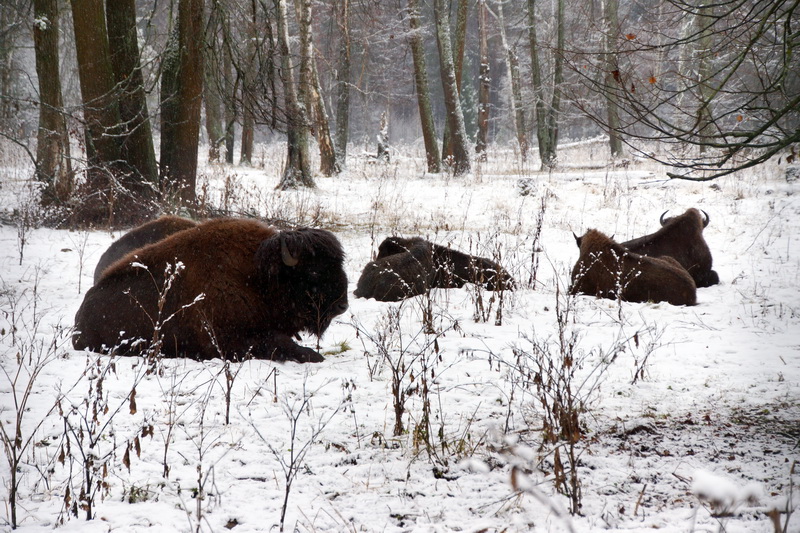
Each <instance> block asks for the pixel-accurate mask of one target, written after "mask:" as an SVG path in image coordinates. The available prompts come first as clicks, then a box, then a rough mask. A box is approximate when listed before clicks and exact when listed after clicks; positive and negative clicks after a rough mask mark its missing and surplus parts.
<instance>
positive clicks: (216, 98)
mask: <svg viewBox="0 0 800 533" xmlns="http://www.w3.org/2000/svg"><path fill="white" fill-rule="evenodd" d="M219 27H220V15H219V12H218V11H217V10H216V9H214V10H213V11H212V12H211V14H210V16H209V21H208V29H209V41H208V42H207V43H206V47H205V54H204V60H205V67H206V68H205V69H204V84H203V103H204V104H205V110H206V136H207V137H208V161H209V162H210V163H217V162H219V160H220V146H221V145H222V143H223V142H224V140H225V130H224V129H223V127H222V111H221V110H222V98H221V97H220V89H221V87H222V80H221V79H220V75H221V73H220V61H219V53H220V50H221V49H222V47H221V46H220V43H219V39H218V36H217V31H218V30H219Z"/></svg>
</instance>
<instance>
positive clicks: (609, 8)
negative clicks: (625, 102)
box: [603, 0, 622, 159]
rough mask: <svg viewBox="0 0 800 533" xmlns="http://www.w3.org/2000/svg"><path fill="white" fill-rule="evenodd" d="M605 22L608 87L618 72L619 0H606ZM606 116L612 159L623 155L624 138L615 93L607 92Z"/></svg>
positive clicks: (604, 8)
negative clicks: (620, 128)
mask: <svg viewBox="0 0 800 533" xmlns="http://www.w3.org/2000/svg"><path fill="white" fill-rule="evenodd" d="M603 10H604V16H603V18H604V20H605V27H606V31H605V39H604V44H605V58H606V69H605V72H606V87H608V86H611V85H612V84H613V83H614V75H613V73H614V72H618V70H617V53H618V47H617V38H618V37H619V35H620V31H619V0H605V2H604V4H603ZM605 97H606V114H607V117H608V145H609V149H610V150H611V157H612V159H616V158H618V157H620V156H621V155H622V136H621V134H620V130H619V125H620V124H619V104H618V103H617V95H616V93H615V92H614V91H605Z"/></svg>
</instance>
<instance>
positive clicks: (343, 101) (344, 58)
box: [334, 0, 351, 169]
mask: <svg viewBox="0 0 800 533" xmlns="http://www.w3.org/2000/svg"><path fill="white" fill-rule="evenodd" d="M336 7H337V12H336V23H337V25H338V27H339V35H340V37H339V39H340V42H339V57H338V61H337V64H336V85H335V93H334V101H335V102H336V140H335V142H334V147H335V148H336V160H337V161H338V162H339V167H340V169H344V168H345V167H346V166H347V142H348V133H349V127H350V61H351V59H350V0H340V1H339V2H337V3H336Z"/></svg>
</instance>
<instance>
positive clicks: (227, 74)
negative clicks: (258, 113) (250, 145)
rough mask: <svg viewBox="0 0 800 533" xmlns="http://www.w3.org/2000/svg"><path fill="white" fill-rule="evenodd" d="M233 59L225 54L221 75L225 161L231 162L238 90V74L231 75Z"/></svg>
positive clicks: (234, 138) (234, 144) (234, 145)
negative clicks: (223, 96) (222, 83)
mask: <svg viewBox="0 0 800 533" xmlns="http://www.w3.org/2000/svg"><path fill="white" fill-rule="evenodd" d="M232 62H233V60H232V58H231V56H230V54H225V64H224V66H223V76H224V78H225V82H224V89H225V104H224V105H225V162H226V163H228V164H230V165H232V164H233V150H234V148H235V147H236V120H237V115H238V113H237V107H236V95H237V93H238V92H239V78H238V75H237V76H234V75H233V66H232V64H231V63H232Z"/></svg>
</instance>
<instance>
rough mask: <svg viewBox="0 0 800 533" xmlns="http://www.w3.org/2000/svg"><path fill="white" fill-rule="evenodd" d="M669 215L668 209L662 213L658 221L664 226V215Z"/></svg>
mask: <svg viewBox="0 0 800 533" xmlns="http://www.w3.org/2000/svg"><path fill="white" fill-rule="evenodd" d="M667 213H669V209H667V210H666V211H664V212H663V213H661V217H660V218H659V219H658V221H659V222H660V223H661V225H662V226H663V225H664V222H665V221H664V215H666V214H667Z"/></svg>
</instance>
